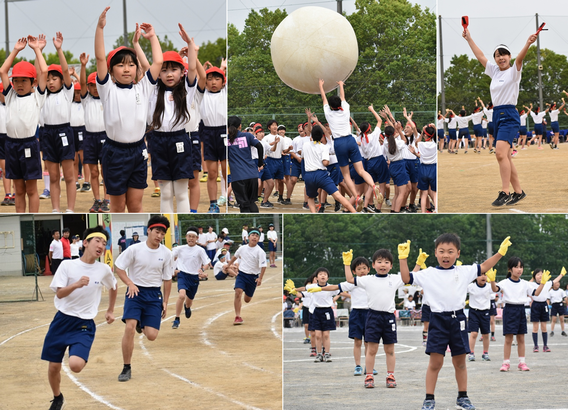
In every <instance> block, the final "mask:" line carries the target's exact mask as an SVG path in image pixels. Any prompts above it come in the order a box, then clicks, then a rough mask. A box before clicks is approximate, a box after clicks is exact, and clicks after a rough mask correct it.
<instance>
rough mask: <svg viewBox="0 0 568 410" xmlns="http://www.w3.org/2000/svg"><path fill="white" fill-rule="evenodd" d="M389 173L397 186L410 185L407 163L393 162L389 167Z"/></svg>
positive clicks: (401, 161) (402, 161)
mask: <svg viewBox="0 0 568 410" xmlns="http://www.w3.org/2000/svg"><path fill="white" fill-rule="evenodd" d="M389 173H390V176H391V178H392V182H393V183H394V184H395V185H396V186H404V185H406V184H408V181H409V180H410V179H409V177H408V171H407V170H406V161H404V160H400V161H391V163H390V165H389Z"/></svg>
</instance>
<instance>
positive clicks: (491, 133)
mask: <svg viewBox="0 0 568 410" xmlns="http://www.w3.org/2000/svg"><path fill="white" fill-rule="evenodd" d="M494 130H495V127H493V121H491V122H488V123H487V133H488V134H489V135H493V131H494Z"/></svg>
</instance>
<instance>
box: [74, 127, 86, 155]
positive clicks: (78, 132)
mask: <svg viewBox="0 0 568 410" xmlns="http://www.w3.org/2000/svg"><path fill="white" fill-rule="evenodd" d="M71 129H72V130H73V138H74V140H75V152H79V151H82V150H83V140H84V139H85V131H86V130H85V126H84V125H81V126H80V127H71Z"/></svg>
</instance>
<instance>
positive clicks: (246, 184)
mask: <svg viewBox="0 0 568 410" xmlns="http://www.w3.org/2000/svg"><path fill="white" fill-rule="evenodd" d="M241 128H242V124H241V119H240V118H239V117H236V116H232V117H229V141H228V142H229V144H228V145H229V167H230V169H231V185H232V187H233V192H234V193H235V200H236V201H237V203H238V204H239V207H240V211H241V213H243V212H252V213H258V207H257V206H256V203H255V202H256V200H257V198H258V175H259V174H258V172H259V168H261V167H262V166H263V165H264V161H263V158H264V148H263V146H262V143H261V142H260V141H259V140H257V139H256V138H255V137H254V136H253V135H252V134H250V133H248V132H247V133H244V132H241ZM253 147H254V148H256V150H257V160H256V161H253V159H252V148H253Z"/></svg>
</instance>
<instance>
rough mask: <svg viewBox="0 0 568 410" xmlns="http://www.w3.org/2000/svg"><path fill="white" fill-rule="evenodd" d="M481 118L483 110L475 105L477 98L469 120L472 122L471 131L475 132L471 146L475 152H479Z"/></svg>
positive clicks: (481, 133)
mask: <svg viewBox="0 0 568 410" xmlns="http://www.w3.org/2000/svg"><path fill="white" fill-rule="evenodd" d="M478 98H479V97H478ZM482 119H483V111H482V110H481V107H479V106H478V105H477V100H475V108H474V110H473V113H472V114H471V122H472V123H473V133H474V134H475V146H474V147H473V152H475V153H476V154H481V141H482V140H483V127H482V126H481V121H482Z"/></svg>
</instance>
